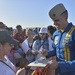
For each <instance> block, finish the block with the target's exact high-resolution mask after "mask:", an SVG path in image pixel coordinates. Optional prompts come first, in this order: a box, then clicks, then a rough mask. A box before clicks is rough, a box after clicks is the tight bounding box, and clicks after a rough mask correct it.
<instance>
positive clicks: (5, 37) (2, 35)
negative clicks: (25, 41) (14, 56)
mask: <svg viewBox="0 0 75 75" xmlns="http://www.w3.org/2000/svg"><path fill="white" fill-rule="evenodd" d="M6 42H9V43H11V44H13V45H14V46H15V45H18V43H19V42H18V41H17V40H16V39H14V38H13V37H12V36H11V35H10V34H9V32H8V31H0V43H6Z"/></svg>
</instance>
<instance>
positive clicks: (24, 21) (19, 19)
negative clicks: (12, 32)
mask: <svg viewBox="0 0 75 75" xmlns="http://www.w3.org/2000/svg"><path fill="white" fill-rule="evenodd" d="M58 3H63V4H64V5H65V7H66V8H67V10H68V13H69V19H68V21H69V22H72V23H73V24H74V25H75V0H0V21H2V22H4V23H5V24H6V25H7V26H8V27H13V28H15V27H16V25H18V24H20V25H22V27H23V28H26V27H47V26H48V25H53V22H52V20H51V19H50V18H49V15H48V12H49V10H50V9H51V8H52V7H53V6H55V5H56V4H58Z"/></svg>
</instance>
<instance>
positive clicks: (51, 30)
mask: <svg viewBox="0 0 75 75" xmlns="http://www.w3.org/2000/svg"><path fill="white" fill-rule="evenodd" d="M47 29H48V31H49V33H51V35H53V33H54V32H55V31H56V28H55V27H53V26H48V27H47Z"/></svg>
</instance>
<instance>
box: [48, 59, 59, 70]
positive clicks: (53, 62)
mask: <svg viewBox="0 0 75 75" xmlns="http://www.w3.org/2000/svg"><path fill="white" fill-rule="evenodd" d="M47 66H49V69H50V70H54V69H57V68H58V62H57V61H56V60H51V61H50V62H49V63H48V64H47Z"/></svg>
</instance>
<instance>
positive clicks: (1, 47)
mask: <svg viewBox="0 0 75 75" xmlns="http://www.w3.org/2000/svg"><path fill="white" fill-rule="evenodd" d="M15 43H17V41H15V39H13V38H12V37H11V36H10V34H9V33H8V32H7V31H2V30H1V31H0V75H25V69H24V68H23V69H21V70H20V71H19V72H17V71H16V67H15V66H14V64H13V63H12V62H11V61H10V60H9V58H8V57H7V55H8V54H9V53H10V51H11V49H12V48H14V44H15Z"/></svg>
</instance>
